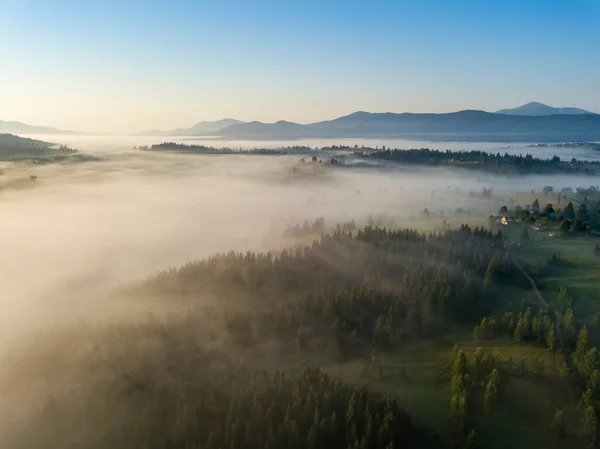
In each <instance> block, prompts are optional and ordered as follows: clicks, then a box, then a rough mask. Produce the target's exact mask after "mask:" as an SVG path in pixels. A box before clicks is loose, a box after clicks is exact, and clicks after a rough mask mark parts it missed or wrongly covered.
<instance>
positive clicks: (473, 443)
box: [463, 429, 477, 449]
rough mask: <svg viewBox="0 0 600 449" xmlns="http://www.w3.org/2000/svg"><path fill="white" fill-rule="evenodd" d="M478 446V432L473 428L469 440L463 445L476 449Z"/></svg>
mask: <svg viewBox="0 0 600 449" xmlns="http://www.w3.org/2000/svg"><path fill="white" fill-rule="evenodd" d="M476 448H477V434H476V433H475V430H474V429H471V431H470V432H469V435H467V440H466V441H465V444H464V446H463V449H476Z"/></svg>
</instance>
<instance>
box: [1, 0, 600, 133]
mask: <svg viewBox="0 0 600 449" xmlns="http://www.w3.org/2000/svg"><path fill="white" fill-rule="evenodd" d="M599 19H600V3H599V2H597V1H594V0H579V1H576V2H572V1H557V0H544V1H541V0H537V1H517V0H506V1H494V2H482V1H458V2H448V1H445V0H444V1H442V0H437V1H427V2H397V1H387V0H376V1H371V2H347V1H344V2H342V1H337V0H335V1H330V2H318V1H312V0H309V1H303V2H298V3H294V4H290V3H289V2H279V1H260V0H259V1H253V2H247V1H243V0H233V1H230V2H221V1H213V0H206V1H198V2H196V1H182V0H174V1H170V2H166V1H161V2H158V1H150V2H146V1H144V2H143V1H114V0H107V1H102V2H86V1H66V0H57V1H53V2H47V1H34V0H0V41H1V42H2V43H3V44H2V45H1V46H0V58H2V61H3V63H2V67H1V70H0V99H1V101H0V120H6V121H10V120H14V121H21V122H26V123H30V124H36V125H48V126H54V127H58V128H62V129H70V130H78V131H84V132H102V133H130V132H140V131H145V130H150V129H172V128H177V127H188V126H191V125H193V124H194V123H196V122H199V121H202V120H218V119H222V118H226V117H231V118H235V119H239V120H243V121H251V120H260V121H277V120H289V121H296V122H299V123H308V122H313V121H318V120H324V119H331V118H335V117H338V116H341V115H345V114H348V113H351V112H354V111H357V110H366V111H371V112H385V111H392V112H446V111H456V110H461V109H483V110H489V111H494V110H496V109H500V108H507V107H514V106H517V105H520V104H523V103H526V102H528V101H541V102H543V103H547V104H550V105H553V106H576V107H580V108H584V109H588V110H592V111H596V112H598V111H600V90H599V89H598V88H597V87H598V86H597V85H598V80H599V79H600V58H599V57H598V42H599V41H600V28H599V27H598V22H599ZM559 85H560V88H558V86H559Z"/></svg>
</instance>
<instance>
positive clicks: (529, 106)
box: [496, 101, 594, 116]
mask: <svg viewBox="0 0 600 449" xmlns="http://www.w3.org/2000/svg"><path fill="white" fill-rule="evenodd" d="M496 114H505V115H526V116H545V115H559V114H560V115H581V114H594V112H590V111H586V110H585V109H580V108H572V107H561V108H555V107H553V106H548V105H547V104H544V103H539V102H537V101H530V102H529V103H525V104H523V105H521V106H517V107H516V108H513V109H500V110H499V111H496Z"/></svg>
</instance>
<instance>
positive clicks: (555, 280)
mask: <svg viewBox="0 0 600 449" xmlns="http://www.w3.org/2000/svg"><path fill="white" fill-rule="evenodd" d="M598 243H600V238H598V237H593V236H587V235H580V236H576V235H569V236H568V237H566V238H561V237H554V238H539V239H536V240H535V241H534V242H533V243H532V244H530V245H526V246H524V247H521V248H519V249H518V251H517V255H518V257H519V258H520V259H521V260H523V261H525V262H527V263H528V264H529V265H530V266H531V267H532V268H536V267H540V266H541V265H542V264H543V262H544V260H546V259H547V258H548V257H550V256H552V255H553V254H556V256H557V257H560V258H561V259H563V260H564V261H566V263H565V264H562V265H561V266H558V267H555V268H553V269H552V270H551V272H549V273H548V275H546V276H544V279H543V283H542V287H543V292H542V293H543V294H544V295H545V296H547V299H548V300H552V299H554V298H555V297H556V291H557V289H558V288H561V287H563V288H564V287H566V288H567V290H568V292H569V294H570V296H572V297H573V310H574V312H575V318H576V320H577V321H578V322H579V323H582V324H587V325H588V327H589V330H590V337H591V338H593V342H594V343H595V344H600V331H599V330H598V329H597V328H598V323H599V321H600V297H599V296H600V295H599V294H600V257H597V256H595V255H594V251H593V250H594V246H595V245H596V244H598Z"/></svg>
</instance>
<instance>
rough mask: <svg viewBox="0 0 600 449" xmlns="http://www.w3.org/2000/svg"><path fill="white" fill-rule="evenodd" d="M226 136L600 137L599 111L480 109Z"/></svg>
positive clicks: (366, 115) (258, 125)
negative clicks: (525, 112) (531, 112)
mask: <svg viewBox="0 0 600 449" xmlns="http://www.w3.org/2000/svg"><path fill="white" fill-rule="evenodd" d="M219 135H220V137H221V138H223V139H254V140H263V139H264V140H269V139H298V138H360V137H371V138H377V137H387V138H390V137H397V138H409V139H415V140H454V141H456V140H486V139H489V140H491V141H519V140H523V141H576V140H590V141H591V140H600V115H599V114H563V115H543V116H527V115H510V114H497V113H493V112H486V111H480V110H469V109H467V110H463V111H458V112H449V113H407V112H405V113H400V114H396V113H391V112H384V113H370V112H365V111H357V112H354V113H351V114H349V115H345V116H342V117H338V118H335V119H332V120H325V121H321V122H314V123H310V124H307V125H302V124H299V123H293V122H285V121H279V122H275V123H263V122H257V121H254V122H247V123H240V124H236V125H231V126H228V127H226V128H224V129H222V130H221V131H219Z"/></svg>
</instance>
